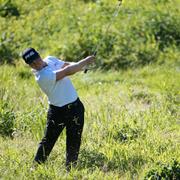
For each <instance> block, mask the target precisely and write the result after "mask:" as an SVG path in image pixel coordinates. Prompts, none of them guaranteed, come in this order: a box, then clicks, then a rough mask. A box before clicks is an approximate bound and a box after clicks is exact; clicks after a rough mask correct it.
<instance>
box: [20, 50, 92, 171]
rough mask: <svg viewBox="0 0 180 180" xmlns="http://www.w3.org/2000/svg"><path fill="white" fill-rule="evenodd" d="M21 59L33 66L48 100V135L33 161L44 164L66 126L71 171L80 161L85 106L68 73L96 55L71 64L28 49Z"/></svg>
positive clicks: (90, 61)
mask: <svg viewBox="0 0 180 180" xmlns="http://www.w3.org/2000/svg"><path fill="white" fill-rule="evenodd" d="M22 58H23V59H24V61H25V62H26V63H27V64H28V65H29V66H30V67H31V68H32V69H33V72H34V75H35V79H36V81H37V83H38V85H39V86H40V88H41V90H42V91H43V92H44V93H45V94H46V95H47V97H48V102H49V110H48V114H47V124H46V129H45V134H44V137H43V138H42V140H41V142H40V144H39V147H38V150H37V153H36V155H35V159H34V160H35V161H36V162H37V163H38V164H41V163H44V162H45V160H46V159H47V157H48V156H49V154H50V152H51V150H52V148H53V146H54V144H55V142H56V140H57V139H58V137H59V135H60V133H61V132H62V130H63V129H64V128H66V168H67V170H68V171H69V170H70V169H71V166H75V165H76V163H77V159H78V154H79V149H80V144H81V135H82V130H83V124H84V110H85V109H84V106H83V104H82V102H81V101H80V99H79V98H78V95H77V92H76V90H75V88H74V86H73V85H72V83H71V80H70V79H69V78H68V77H67V76H69V75H73V74H75V73H76V72H78V71H81V70H83V67H85V66H86V65H89V64H91V63H93V62H94V59H95V57H94V56H88V57H86V58H85V59H83V60H80V61H79V62H76V63H69V62H63V61H61V60H59V59H57V58H56V57H53V56H48V57H46V58H45V59H42V58H41V56H40V54H39V53H38V52H37V51H36V50H35V49H33V48H28V49H26V50H25V51H24V52H23V53H22Z"/></svg>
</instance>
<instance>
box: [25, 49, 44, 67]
mask: <svg viewBox="0 0 180 180" xmlns="http://www.w3.org/2000/svg"><path fill="white" fill-rule="evenodd" d="M39 57H40V55H39V53H38V52H37V51H36V50H35V49H34V48H27V49H26V50H24V52H23V53H22V58H23V59H24V61H25V62H26V63H27V64H31V63H32V62H33V61H34V60H36V59H38V58H39Z"/></svg>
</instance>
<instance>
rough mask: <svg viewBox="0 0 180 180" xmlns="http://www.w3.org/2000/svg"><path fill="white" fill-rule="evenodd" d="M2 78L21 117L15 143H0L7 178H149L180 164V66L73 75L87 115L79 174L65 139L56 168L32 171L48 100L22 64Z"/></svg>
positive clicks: (5, 94) (3, 91) (1, 90)
mask: <svg viewBox="0 0 180 180" xmlns="http://www.w3.org/2000/svg"><path fill="white" fill-rule="evenodd" d="M0 76H1V79H0V97H1V102H7V103H8V108H10V110H11V112H12V113H13V114H14V115H15V120H14V126H13V129H14V132H13V135H12V136H13V137H3V136H0V144H1V148H0V178H2V179H143V178H144V177H145V174H146V172H148V171H149V170H151V169H152V168H153V167H154V165H155V164H156V163H158V162H161V163H168V162H170V161H172V160H173V159H175V160H177V161H179V160H180V158H179V157H180V152H179V149H180V144H179V135H180V134H179V132H180V127H179V120H178V117H179V115H180V111H179V108H178V106H179V88H180V83H179V79H180V74H179V69H178V68H177V66H173V65H171V66H169V65H165V64H164V65H161V66H160V65H149V66H145V67H143V68H139V69H130V70H127V71H116V72H113V71H106V72H103V71H96V72H91V71H90V72H89V73H88V74H83V73H79V74H77V75H74V76H72V78H71V79H72V81H73V83H74V85H75V87H76V89H77V91H78V94H79V96H80V98H81V100H82V101H83V103H84V104H85V107H86V114H85V126H84V132H83V141H82V146H81V153H80V156H79V164H78V168H77V169H73V170H72V172H71V173H70V174H67V173H66V172H65V167H64V163H65V132H63V134H62V135H61V136H60V138H59V140H58V142H57V143H56V145H55V147H54V149H53V151H52V153H51V155H50V157H49V160H48V162H47V163H46V164H45V165H42V166H40V167H38V168H37V169H36V170H35V171H33V172H30V167H31V165H32V160H33V157H34V154H35V152H36V149H37V145H38V142H39V141H40V139H41V137H42V135H43V131H44V126H45V121H46V111H47V107H48V106H47V102H46V97H45V96H44V95H43V94H42V93H41V91H40V89H39V87H38V86H37V85H36V83H35V81H34V78H33V76H32V75H31V72H30V70H29V69H28V68H27V67H24V66H23V65H22V64H21V63H19V64H18V66H17V67H12V66H8V65H4V66H1V67H0ZM6 110H7V109H5V108H4V109H3V108H2V107H1V109H0V112H1V113H2V111H3V112H4V111H6Z"/></svg>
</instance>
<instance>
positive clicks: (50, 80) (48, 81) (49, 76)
mask: <svg viewBox="0 0 180 180" xmlns="http://www.w3.org/2000/svg"><path fill="white" fill-rule="evenodd" d="M36 80H37V82H38V84H39V86H40V87H41V89H42V90H43V91H45V93H46V94H49V93H50V92H51V91H52V90H53V88H54V86H55V84H56V72H54V71H52V70H51V69H50V68H45V69H44V70H43V71H41V72H40V73H39V74H38V76H36Z"/></svg>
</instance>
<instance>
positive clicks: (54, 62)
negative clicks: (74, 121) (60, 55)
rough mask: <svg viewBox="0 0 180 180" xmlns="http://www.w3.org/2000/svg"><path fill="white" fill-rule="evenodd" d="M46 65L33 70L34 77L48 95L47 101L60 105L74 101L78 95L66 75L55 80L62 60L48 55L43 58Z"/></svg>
mask: <svg viewBox="0 0 180 180" xmlns="http://www.w3.org/2000/svg"><path fill="white" fill-rule="evenodd" d="M44 61H45V62H46V63H47V65H48V66H46V67H44V68H43V69H41V70H39V71H34V75H35V79H36V81H37V83H38V84H39V86H40V88H41V89H42V91H43V92H44V93H45V94H46V95H47V96H48V103H49V104H52V105H54V106H58V107H62V106H64V105H66V104H69V103H72V102H74V101H75V100H76V99H77V97H78V95H77V92H76V90H75V88H74V86H73V84H72V83H71V80H70V79H69V78H68V77H65V78H63V79H61V80H58V81H56V71H57V70H60V69H61V67H62V66H63V64H64V62H63V61H61V60H59V59H57V58H55V57H53V56H48V57H46V58H45V59H44Z"/></svg>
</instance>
